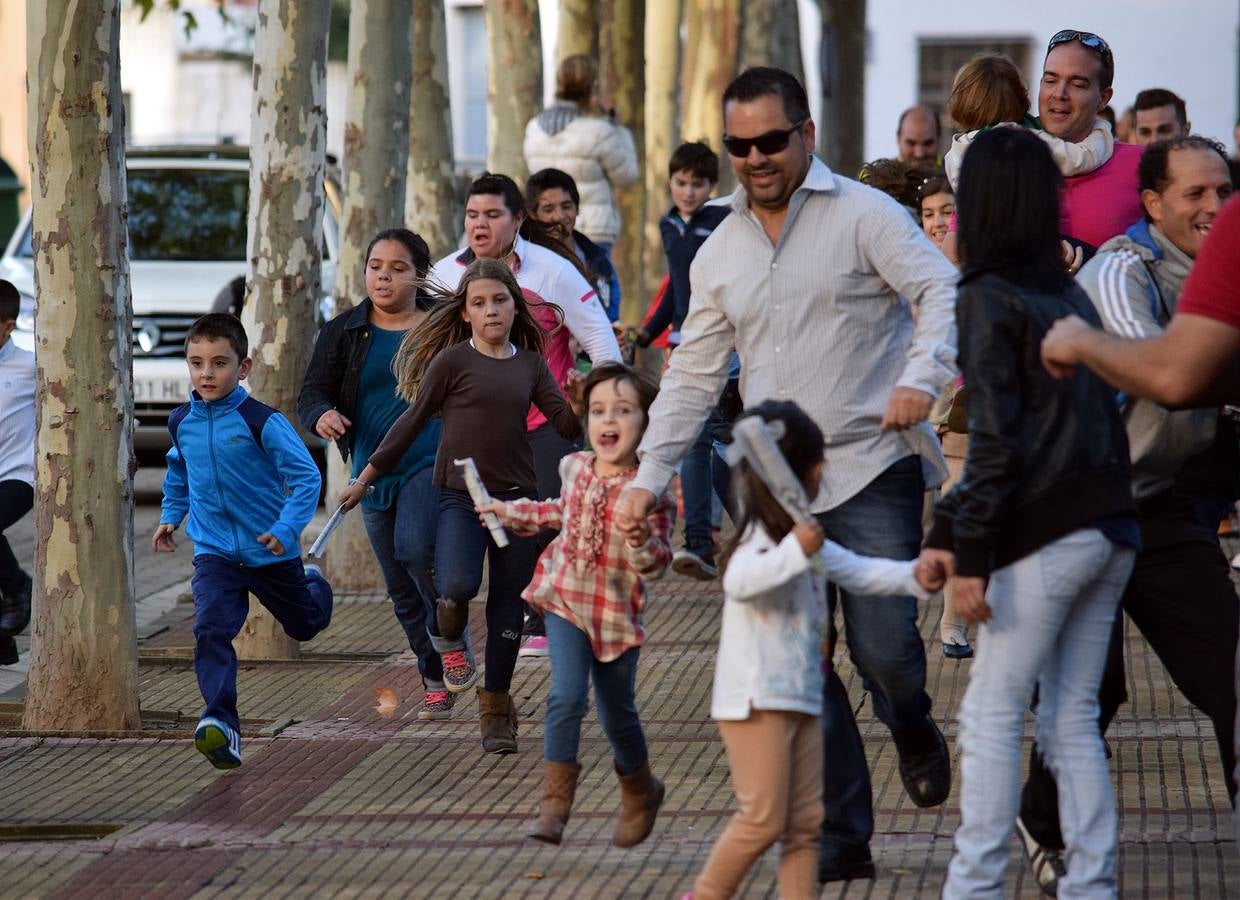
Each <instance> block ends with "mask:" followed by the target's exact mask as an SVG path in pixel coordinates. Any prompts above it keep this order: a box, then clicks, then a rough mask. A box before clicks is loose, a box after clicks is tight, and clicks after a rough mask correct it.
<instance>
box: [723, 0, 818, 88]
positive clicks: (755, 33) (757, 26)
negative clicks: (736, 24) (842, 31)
mask: <svg viewBox="0 0 1240 900" xmlns="http://www.w3.org/2000/svg"><path fill="white" fill-rule="evenodd" d="M742 14H743V18H742V25H741V55H740V66H739V67H738V70H739V71H744V70H745V69H749V68H752V67H753V66H777V67H778V68H781V69H784V70H785V71H788V72H791V73H792V74H793V75H795V76H796V77H797V80H798V81H800V82H801V84H805V67H804V66H803V65H802V64H801V24H800V18H799V14H798V12H797V0H746V2H745V5H744V7H743V13H742Z"/></svg>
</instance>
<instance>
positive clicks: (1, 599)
mask: <svg viewBox="0 0 1240 900" xmlns="http://www.w3.org/2000/svg"><path fill="white" fill-rule="evenodd" d="M22 579H23V581H22V584H21V587H19V588H18V589H17V590H16V591H14V592H13V593H11V594H3V595H0V634H5V635H11V636H16V635H19V634H21V633H22V632H23V631H25V630H26V626H27V625H29V624H30V594H31V591H32V589H33V587H34V581H33V580H32V579H31V577H30V576H29V575H27V574H26V573H24V572H23V573H22Z"/></svg>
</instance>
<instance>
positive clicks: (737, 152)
mask: <svg viewBox="0 0 1240 900" xmlns="http://www.w3.org/2000/svg"><path fill="white" fill-rule="evenodd" d="M808 121H809V119H802V120H801V121H800V122H797V123H796V124H795V125H793V126H792V127H791V128H777V129H775V130H774V131H768V132H766V133H765V134H760V135H758V136H757V137H754V138H738V137H728V136H727V135H726V134H725V135H724V136H723V147H724V149H725V150H727V151H728V155H729V156H735V157H736V158H737V159H744V158H745V157H746V156H748V155H749V151H750V150H752V149H753V148H754V147H757V148H758V152H759V153H761V154H762V155H763V156H771V155H772V154H775V153H781V152H783V151H784V150H787V149H788V142H789V141H790V140H792V135H793V134H795V133H796V132H797V131H798V130H799V129H800V127H801V126H802V125H804V124H805V123H806V122H808Z"/></svg>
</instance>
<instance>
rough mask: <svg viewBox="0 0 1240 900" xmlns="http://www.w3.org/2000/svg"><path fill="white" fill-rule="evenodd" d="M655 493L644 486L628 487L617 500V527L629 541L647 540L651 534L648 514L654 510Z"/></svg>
mask: <svg viewBox="0 0 1240 900" xmlns="http://www.w3.org/2000/svg"><path fill="white" fill-rule="evenodd" d="M654 503H655V497H654V494H652V493H650V491H648V490H646V489H644V488H637V487H632V486H631V485H630V486H629V487H626V488H625V489H624V490H623V491H621V492H620V497H619V498H618V499H617V500H616V507H615V511H614V514H615V523H616V528H618V529H619V530H620V533H621V534H623V535H624V537H625V540H627V541H630V542H631V541H641V542H643V543H644V542H645V541H646V539H647V538H648V537H649V535H650V525H649V523H648V522H647V521H646V516H648V515H650V513H651V512H652V511H653V510H654Z"/></svg>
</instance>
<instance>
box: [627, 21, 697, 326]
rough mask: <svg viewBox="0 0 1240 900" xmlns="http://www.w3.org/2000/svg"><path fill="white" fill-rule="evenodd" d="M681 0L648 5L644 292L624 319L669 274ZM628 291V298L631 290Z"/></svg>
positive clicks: (641, 311) (635, 313)
mask: <svg viewBox="0 0 1240 900" xmlns="http://www.w3.org/2000/svg"><path fill="white" fill-rule="evenodd" d="M681 6H682V4H681V0H656V2H654V3H649V4H647V7H646V28H645V30H646V35H645V38H646V40H645V44H646V65H645V69H646V123H645V128H644V132H645V140H644V142H643V143H644V146H645V160H644V163H645V166H646V216H645V219H646V224H645V234H644V243H645V255H644V260H643V261H644V265H643V271H644V275H645V279H644V281H643V283H642V286H641V287H642V292H641V294H640V295H639V296H637V297H635V298H633V299H632V300H629V299H627V298H626V299H625V300H624V309H623V310H622V311H621V317H622V319H623V320H624V321H625V322H639V321H641V319H642V316H643V315H645V311H646V307H647V306H649V304H650V300H651V298H653V297H654V295H655V292H656V291H658V289H659V282H660V281H662V280H663V276H664V275H665V274H667V260H666V259H665V258H664V256H663V240H662V238H660V236H659V219H661V218H662V217H663V213H664V212H665V211H666V210H667V208H668V206H669V205H670V200H669V197H670V195H669V194H668V188H667V164H668V161H669V160H670V159H671V158H672V151H673V150H674V149H675V148H676V145H677V143H678V142H679V140H680V135H679V128H678V126H679V124H680V94H679V87H680V55H681V54H680V15H681ZM625 287H626V288H628V289H629V296H631V294H632V290H633V289H632V288H629V286H628V285H625Z"/></svg>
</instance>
